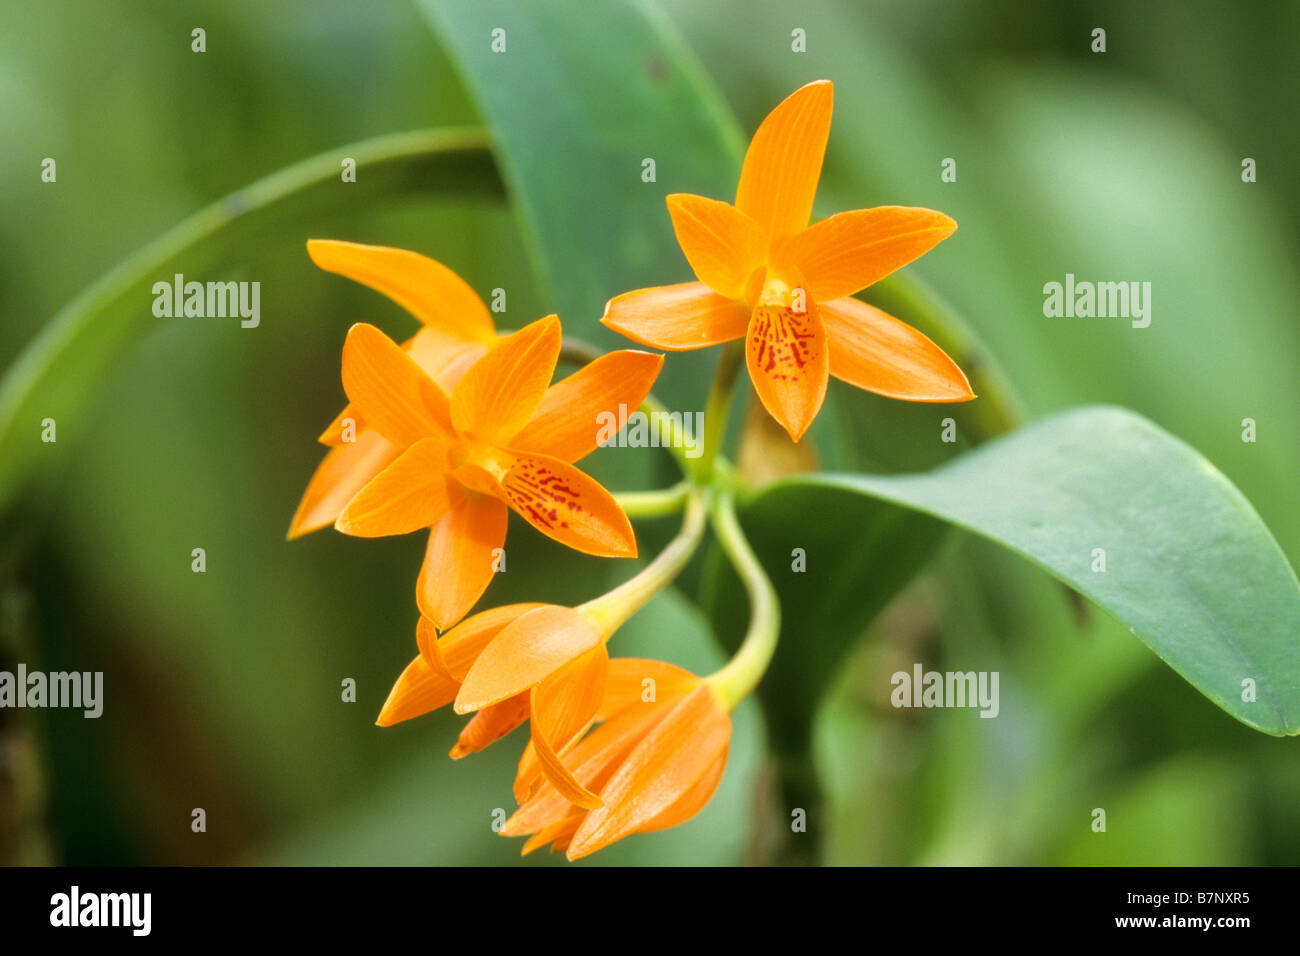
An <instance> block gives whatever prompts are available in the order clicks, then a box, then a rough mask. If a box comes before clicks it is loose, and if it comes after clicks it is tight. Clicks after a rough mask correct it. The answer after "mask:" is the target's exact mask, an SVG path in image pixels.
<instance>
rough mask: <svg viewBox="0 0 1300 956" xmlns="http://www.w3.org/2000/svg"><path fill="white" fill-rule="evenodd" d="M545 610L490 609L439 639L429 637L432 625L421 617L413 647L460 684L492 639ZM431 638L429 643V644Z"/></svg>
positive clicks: (528, 607)
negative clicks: (535, 612) (512, 625)
mask: <svg viewBox="0 0 1300 956" xmlns="http://www.w3.org/2000/svg"><path fill="white" fill-rule="evenodd" d="M546 606H547V605H545V604H537V603H524V604H506V605H503V606H501V607H494V608H489V609H488V610H486V611H480V612H479V613H477V614H474V615H471V616H470V617H467V618H465V620H463V621H461V622H460V623H459V624H457V625H456V626H455V627H453V628H452V629H451V630H449V631H448V632H447V633H446V634H444V635H442V637H440V638H439V637H437V636H436V635H431V634H430V632H431V631H432V630H433V623H432V622H431V621H429V620H428V619H427V618H423V617H422V618H420V625H419V627H418V628H417V629H416V632H415V639H416V643H417V644H419V646H420V653H421V654H423V655H424V659H425V660H426V661H428V662H429V665H430V667H431V668H432V669H433V670H435V671H437V672H439V673H443V672H444V671H445V674H446V676H448V677H449V678H450V679H451V680H452V681H454V682H455V683H456V684H460V683H461V681H463V680H464V679H465V675H466V674H467V673H469V669H470V667H471V666H472V665H473V664H474V662H475V661H476V660H478V656H479V654H481V653H482V652H483V648H485V647H487V646H488V644H489V643H490V642H491V641H492V639H493V638H494V637H496V636H497V635H498V634H500V633H501V632H502V631H503V630H504V629H505V628H506V627H508V626H509V625H511V624H513V623H514V622H515V621H517V620H518V619H519V618H521V617H523V616H524V615H525V614H527V613H528V612H529V611H534V610H536V609H537V608H539V607H546ZM431 636H432V637H433V638H434V640H432V641H430V640H429V638H430V637H431ZM439 662H441V663H439Z"/></svg>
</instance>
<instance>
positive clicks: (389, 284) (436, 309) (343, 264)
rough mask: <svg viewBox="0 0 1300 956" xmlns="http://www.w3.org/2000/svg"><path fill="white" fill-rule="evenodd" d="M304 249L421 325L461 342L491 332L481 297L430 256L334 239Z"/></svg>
mask: <svg viewBox="0 0 1300 956" xmlns="http://www.w3.org/2000/svg"><path fill="white" fill-rule="evenodd" d="M307 254H308V255H309V256H311V260H312V262H314V263H316V265H318V266H320V268H322V269H324V270H325V271H327V272H334V273H337V274H338V275H342V276H347V277H348V278H349V279H352V280H354V281H356V282H360V283H361V284H362V285H367V286H369V287H370V288H372V289H374V290H375V291H376V292H379V293H382V294H383V295H386V296H388V298H390V299H392V300H393V301H394V302H396V303H397V304H398V305H400V306H401V307H402V308H404V309H406V311H408V312H410V313H411V314H412V315H413V316H415V317H416V318H417V319H419V320H420V321H421V322H422V323H424V324H425V325H427V326H430V327H436V328H439V329H441V330H444V331H446V332H448V333H450V334H452V335H455V336H456V337H457V338H458V339H460V340H462V341H474V340H477V341H481V342H485V343H487V342H491V340H492V339H493V338H494V336H495V333H494V331H493V328H492V316H491V314H490V313H489V312H488V310H487V306H485V305H484V304H483V300H482V299H480V298H479V297H478V295H477V294H475V292H474V290H473V289H471V288H470V287H469V285H468V284H467V283H466V282H465V280H464V279H462V278H461V277H460V276H458V275H456V273H454V272H452V271H451V270H450V269H448V268H447V267H446V266H445V265H443V264H442V263H441V262H438V261H437V260H436V259H430V258H429V257H428V256H422V255H420V254H419V253H418V252H410V251H409V250H406V249H392V248H389V247H387V246H367V245H362V244H361V243H357V242H341V241H339V240H336V239H309V240H308V241H307Z"/></svg>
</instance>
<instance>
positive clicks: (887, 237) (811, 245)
mask: <svg viewBox="0 0 1300 956" xmlns="http://www.w3.org/2000/svg"><path fill="white" fill-rule="evenodd" d="M956 228H957V223H955V222H954V221H953V220H952V219H951V218H949V217H948V216H945V215H944V214H943V213H941V212H935V211H934V210H933V209H920V208H916V207H911V206H877V207H876V208H874V209H855V210H853V211H851V212H842V213H839V214H837V215H834V216H831V217H830V218H829V219H823V220H822V221H821V222H819V223H815V224H814V225H812V226H810V227H809V228H807V229H805V230H804V231H803V232H800V233H796V234H795V235H794V236H791V237H790V239H789V241H788V242H786V244H785V246H784V248H783V249H782V251H781V258H783V259H785V258H788V259H789V260H790V261H792V262H793V263H794V264H795V265H796V266H797V267H798V268H799V269H800V271H802V272H803V275H804V282H805V287H806V288H807V290H808V294H809V295H811V296H812V297H813V299H814V301H817V302H828V301H830V300H831V299H840V298H843V297H844V296H846V295H852V294H853V293H855V292H859V291H861V290H862V289H865V288H866V287H867V286H869V285H871V284H872V283H873V282H876V281H877V280H879V279H883V278H884V277H885V276H887V275H889V274H890V273H891V272H894V271H895V270H898V269H901V268H902V267H903V266H905V265H907V264H908V263H909V262H912V261H913V260H915V259H918V258H920V257H921V256H923V255H925V254H926V253H927V252H929V251H930V250H931V249H933V248H934V247H935V246H936V245H938V244H939V243H940V242H942V241H943V240H944V239H947V238H948V237H949V236H950V235H952V234H953V232H954V231H955V230H956Z"/></svg>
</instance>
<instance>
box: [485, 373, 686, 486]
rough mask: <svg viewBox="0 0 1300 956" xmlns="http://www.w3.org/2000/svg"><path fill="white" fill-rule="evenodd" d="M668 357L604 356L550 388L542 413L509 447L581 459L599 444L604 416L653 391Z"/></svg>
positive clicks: (634, 405)
mask: <svg viewBox="0 0 1300 956" xmlns="http://www.w3.org/2000/svg"><path fill="white" fill-rule="evenodd" d="M663 364H664V357H663V356H662V355H654V354H652V353H650V352H637V351H634V350H632V349H623V350H621V351H618V352H610V353H608V354H607V355H602V356H601V357H600V358H598V359H596V360H595V361H594V362H592V363H591V364H589V365H585V366H583V367H582V368H580V369H578V371H576V372H574V373H573V374H572V375H570V376H569V377H568V378H566V379H563V380H562V381H559V382H556V383H555V384H554V385H552V386H551V387H550V388H548V389H547V390H546V395H545V396H544V397H543V398H542V404H541V406H540V407H539V408H538V409H537V414H535V415H534V416H533V419H532V421H530V422H529V423H528V424H527V425H526V426H525V427H524V430H523V431H521V432H520V433H519V434H518V435H516V436H515V437H514V438H513V439H511V442H510V446H511V447H512V448H517V449H520V450H522V451H531V452H542V453H544V454H547V455H551V456H552V457H555V458H559V459H560V460H561V461H570V462H572V461H577V460H578V459H579V458H582V457H583V456H584V455H587V454H589V453H590V452H592V451H593V450H594V449H595V448H596V438H597V435H598V433H599V431H600V425H601V416H602V415H603V414H606V413H609V414H613V415H614V417H615V418H616V419H619V418H620V415H619V410H620V406H621V407H623V408H625V409H627V411H628V412H629V413H631V412H634V411H636V410H637V408H638V407H639V406H640V405H641V402H643V401H644V400H645V397H646V396H647V395H648V394H650V386H651V385H653V384H654V380H655V378H656V377H657V376H658V375H659V370H660V369H661V368H663Z"/></svg>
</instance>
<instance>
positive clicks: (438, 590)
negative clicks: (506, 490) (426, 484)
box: [415, 492, 509, 630]
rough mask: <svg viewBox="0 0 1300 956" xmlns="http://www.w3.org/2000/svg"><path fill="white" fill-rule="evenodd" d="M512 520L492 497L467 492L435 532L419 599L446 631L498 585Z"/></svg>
mask: <svg viewBox="0 0 1300 956" xmlns="http://www.w3.org/2000/svg"><path fill="white" fill-rule="evenodd" d="M508 518H509V515H508V514H507V511H506V507H505V505H503V504H502V503H501V502H500V501H499V500H497V499H496V498H494V497H492V496H491V495H481V494H477V493H475V492H464V497H463V498H461V499H460V500H459V501H458V502H455V503H454V504H453V505H452V507H451V510H450V511H448V512H447V513H446V514H445V515H443V516H442V518H441V519H440V520H439V521H438V523H437V524H436V525H434V526H433V530H432V531H430V532H429V545H428V547H427V548H426V549H425V552H424V563H423V564H422V565H421V566H420V577H419V580H418V581H417V583H416V589H415V598H416V603H417V604H418V605H419V608H420V613H421V614H423V615H424V616H425V617H427V618H428V619H429V620H431V621H432V622H433V623H434V624H435V625H436V626H437V627H438V628H439V629H440V630H446V629H447V628H449V627H451V626H452V625H453V624H455V623H456V622H457V621H459V620H460V619H461V618H462V617H464V616H465V614H466V613H468V612H469V609H470V608H472V607H473V606H474V602H476V601H477V600H478V599H479V598H480V597H482V596H483V592H484V591H486V590H487V587H488V585H489V584H491V583H492V575H493V574H495V573H496V559H497V557H498V554H497V549H499V548H501V547H502V546H503V545H504V544H505V541H506V525H507V523H508Z"/></svg>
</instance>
